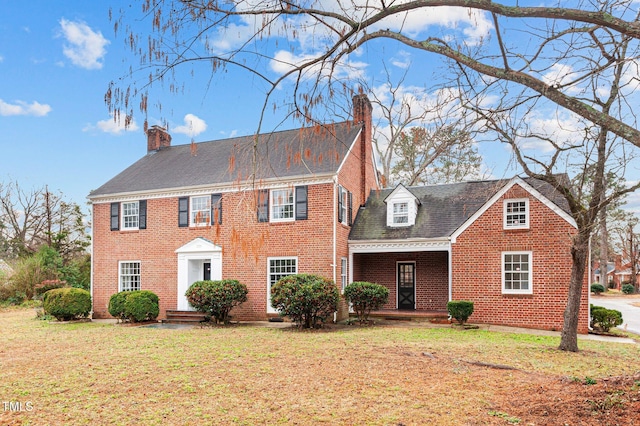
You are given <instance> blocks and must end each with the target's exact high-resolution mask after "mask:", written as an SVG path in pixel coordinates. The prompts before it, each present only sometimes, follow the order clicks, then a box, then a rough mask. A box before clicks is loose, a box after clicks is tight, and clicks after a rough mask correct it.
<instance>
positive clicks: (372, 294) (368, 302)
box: [344, 281, 389, 324]
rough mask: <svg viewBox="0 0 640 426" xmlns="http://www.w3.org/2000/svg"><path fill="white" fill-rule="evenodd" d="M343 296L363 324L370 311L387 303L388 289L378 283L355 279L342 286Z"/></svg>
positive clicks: (367, 318)
mask: <svg viewBox="0 0 640 426" xmlns="http://www.w3.org/2000/svg"><path fill="white" fill-rule="evenodd" d="M344 298H345V300H346V301H347V303H350V304H351V306H352V307H353V310H354V312H355V313H356V316H357V317H358V321H359V322H360V324H365V323H367V322H368V321H369V314H370V313H371V311H375V310H376V309H380V308H381V307H382V306H383V305H384V304H385V303H387V300H389V289H388V288H386V287H385V286H382V285H380V284H375V283H369V282H365V281H355V282H352V283H351V284H349V285H347V286H346V287H345V288H344Z"/></svg>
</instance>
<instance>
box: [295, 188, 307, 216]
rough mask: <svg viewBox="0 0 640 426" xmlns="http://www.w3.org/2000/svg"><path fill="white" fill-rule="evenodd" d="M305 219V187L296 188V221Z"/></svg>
mask: <svg viewBox="0 0 640 426" xmlns="http://www.w3.org/2000/svg"><path fill="white" fill-rule="evenodd" d="M306 219H307V186H306V185H305V186H296V220H306Z"/></svg>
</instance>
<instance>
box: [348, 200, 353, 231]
mask: <svg viewBox="0 0 640 426" xmlns="http://www.w3.org/2000/svg"><path fill="white" fill-rule="evenodd" d="M347 206H348V208H349V217H348V222H347V224H348V225H349V226H351V224H352V223H353V194H352V193H351V192H347Z"/></svg>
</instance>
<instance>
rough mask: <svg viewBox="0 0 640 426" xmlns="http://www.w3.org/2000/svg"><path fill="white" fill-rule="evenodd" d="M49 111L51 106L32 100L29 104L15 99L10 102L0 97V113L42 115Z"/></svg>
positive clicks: (2, 114) (5, 114)
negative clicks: (13, 101)
mask: <svg viewBox="0 0 640 426" xmlns="http://www.w3.org/2000/svg"><path fill="white" fill-rule="evenodd" d="M49 112H51V106H49V105H47V104H41V103H40V102H36V101H33V102H31V103H30V104H29V103H27V102H24V101H15V103H13V104H10V103H7V102H5V101H3V100H2V99H0V115H1V116H10V115H33V116H35V117H43V116H45V115H47V114H49Z"/></svg>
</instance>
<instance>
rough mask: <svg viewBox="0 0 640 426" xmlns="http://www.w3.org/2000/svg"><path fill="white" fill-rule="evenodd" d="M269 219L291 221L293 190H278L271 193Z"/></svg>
mask: <svg viewBox="0 0 640 426" xmlns="http://www.w3.org/2000/svg"><path fill="white" fill-rule="evenodd" d="M271 200H272V201H271V203H272V204H271V217H272V218H273V219H293V211H294V210H293V189H278V190H274V191H272V193H271Z"/></svg>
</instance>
